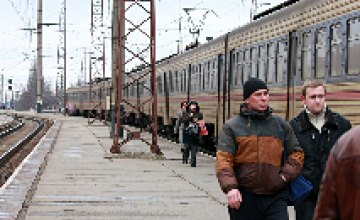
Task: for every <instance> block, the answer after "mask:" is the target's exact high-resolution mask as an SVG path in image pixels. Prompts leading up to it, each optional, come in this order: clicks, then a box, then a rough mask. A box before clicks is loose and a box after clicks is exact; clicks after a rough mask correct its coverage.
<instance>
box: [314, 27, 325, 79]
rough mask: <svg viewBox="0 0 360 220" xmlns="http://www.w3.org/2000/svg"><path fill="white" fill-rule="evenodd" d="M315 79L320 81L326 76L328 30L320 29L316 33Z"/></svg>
mask: <svg viewBox="0 0 360 220" xmlns="http://www.w3.org/2000/svg"><path fill="white" fill-rule="evenodd" d="M315 53H316V58H315V62H316V63H315V77H316V78H318V79H321V78H324V76H325V60H326V29H325V28H320V29H318V30H317V31H316V45H315Z"/></svg>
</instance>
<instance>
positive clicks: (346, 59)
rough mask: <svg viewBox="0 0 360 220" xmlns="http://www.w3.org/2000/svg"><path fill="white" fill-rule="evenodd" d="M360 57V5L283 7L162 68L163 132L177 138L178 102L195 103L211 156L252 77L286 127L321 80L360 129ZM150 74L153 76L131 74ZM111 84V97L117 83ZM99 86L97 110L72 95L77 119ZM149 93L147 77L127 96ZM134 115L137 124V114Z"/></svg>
mask: <svg viewBox="0 0 360 220" xmlns="http://www.w3.org/2000/svg"><path fill="white" fill-rule="evenodd" d="M229 22H231V21H229ZM359 57H360V1H358V0H298V1H287V2H284V3H283V4H282V5H279V6H277V7H275V8H272V9H269V10H268V11H265V12H263V13H262V14H259V15H257V16H256V17H255V20H254V21H252V22H250V23H248V24H246V25H245V26H242V27H239V28H237V29H235V30H233V31H231V32H229V33H227V34H225V35H223V36H220V37H218V38H215V39H214V40H212V41H210V42H208V43H206V44H202V45H197V46H196V47H194V48H191V49H188V50H186V51H185V52H183V53H181V54H176V55H172V56H169V57H168V58H165V59H162V60H159V61H158V62H157V65H156V82H157V94H158V99H157V101H158V103H157V104H158V107H157V109H158V124H159V132H160V133H161V134H163V135H165V136H167V137H170V138H171V137H172V136H173V134H172V131H173V126H174V123H175V117H176V112H177V111H178V109H179V108H180V102H181V101H184V100H195V101H197V102H198V103H199V105H200V108H201V112H202V113H203V114H204V119H205V121H206V125H207V128H208V130H209V135H208V137H207V141H206V142H205V144H208V148H211V150H213V149H214V148H213V147H214V146H215V145H216V141H217V137H218V135H219V133H220V131H221V128H222V125H223V124H224V122H225V121H226V120H227V119H229V118H230V117H232V116H233V115H235V114H237V113H238V112H239V106H240V104H241V102H242V101H243V100H242V86H243V83H244V82H245V81H246V80H247V79H248V78H249V77H258V78H260V79H263V80H264V81H265V82H266V83H267V85H268V88H269V90H270V105H271V107H272V108H273V109H274V112H275V114H279V115H281V116H282V117H284V118H285V119H287V120H290V119H291V118H292V117H294V116H295V115H296V114H297V113H298V112H299V111H300V110H301V108H302V102H301V101H300V99H299V97H300V94H299V92H300V87H301V85H302V84H303V82H304V81H305V80H322V81H324V82H325V83H326V85H327V96H326V98H327V105H328V106H329V107H330V108H332V109H333V110H334V111H336V112H339V113H341V114H342V115H344V116H345V117H346V118H348V119H349V120H350V121H351V123H352V124H353V125H356V124H360V113H359V109H360V60H359ZM144 71H148V69H146V68H143V69H141V68H139V69H138V70H134V71H132V72H130V73H128V74H133V75H134V76H135V75H137V74H138V75H141V74H142V73H143V72H144ZM105 84H106V91H105V92H106V93H107V94H109V93H110V89H109V88H110V84H111V82H110V81H107V82H106V83H105ZM101 85H102V84H101V83H99V84H98V85H95V86H94V87H93V91H95V92H97V93H94V94H93V96H94V97H93V100H94V102H93V103H94V104H93V105H89V102H88V101H87V100H88V94H89V93H88V87H87V86H84V87H76V88H69V89H68V100H69V101H68V103H69V104H70V105H71V108H72V113H73V114H75V113H76V114H81V115H84V114H85V115H86V114H87V113H88V112H89V111H91V110H92V109H94V105H95V103H99V100H98V99H97V98H96V97H97V96H98V95H96V94H99V91H100V88H101ZM146 88H150V80H149V78H148V77H147V78H143V79H142V80H140V82H139V83H137V84H132V86H128V87H126V88H125V90H124V93H123V94H124V96H126V97H127V98H128V99H129V100H132V101H131V102H133V103H134V104H135V103H136V102H137V101H139V99H140V100H146V98H147V97H148V96H149V92H148V90H147V89H146ZM103 105H104V103H103ZM69 107H70V106H69ZM150 107H151V106H150V104H147V105H143V106H141V110H142V111H143V112H144V113H145V117H148V116H150V115H151V112H150V111H151V108H150ZM125 111H127V109H126V108H125ZM129 111H130V112H131V111H132V110H131V109H130V110H129ZM128 113H129V112H128ZM133 113H134V112H133ZM132 115H133V118H134V120H132V121H133V123H135V124H136V117H137V116H136V115H137V114H136V113H135V114H132Z"/></svg>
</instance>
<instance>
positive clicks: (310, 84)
mask: <svg viewBox="0 0 360 220" xmlns="http://www.w3.org/2000/svg"><path fill="white" fill-rule="evenodd" d="M319 86H322V87H323V88H324V91H325V93H326V86H325V84H324V83H323V82H320V81H313V80H306V81H305V82H304V84H303V86H302V88H301V94H302V95H303V96H306V90H307V89H308V88H316V87H319Z"/></svg>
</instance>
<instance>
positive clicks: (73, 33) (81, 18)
mask: <svg viewBox="0 0 360 220" xmlns="http://www.w3.org/2000/svg"><path fill="white" fill-rule="evenodd" d="M37 1H38V0H2V6H1V8H0V10H1V12H0V24H1V29H0V38H1V43H0V50H1V54H0V74H3V75H4V79H5V86H6V85H7V79H9V78H12V79H13V84H14V89H15V90H21V89H22V88H24V87H25V85H26V82H27V79H28V75H29V70H30V68H31V65H32V63H33V62H34V60H35V59H36V33H35V32H34V31H33V32H31V31H26V30H22V29H31V28H35V27H36V22H37V21H36V15H37ZM63 1H64V0H43V23H57V22H58V20H59V14H60V10H61V7H62V4H63ZM283 1H284V0H271V1H260V0H259V1H258V8H257V11H258V12H260V11H263V10H266V9H267V8H269V7H272V6H275V5H277V4H279V3H281V2H283ZM270 2H271V5H264V4H263V3H270ZM111 4H112V0H104V6H105V7H104V22H105V25H106V26H110V19H111V7H110V5H111ZM250 6H251V0H243V1H242V0H222V1H219V0H157V1H156V22H157V45H156V46H157V59H160V58H162V57H165V56H168V55H170V54H173V53H176V52H177V49H178V40H179V39H180V34H179V21H180V22H181V27H182V28H181V37H182V39H183V43H182V48H184V47H185V45H187V44H189V43H190V42H192V41H193V39H194V38H193V35H191V34H190V33H189V29H190V28H191V27H193V25H196V26H198V27H199V28H200V36H199V41H200V42H205V41H206V40H205V39H206V37H214V38H216V37H217V36H220V35H222V34H224V33H226V32H228V31H231V30H233V29H234V28H236V27H238V26H242V25H244V24H246V23H248V22H249V21H250ZM66 8H67V18H66V19H67V58H68V59H67V86H70V85H71V84H74V83H75V82H76V81H77V79H78V78H79V77H82V76H80V73H81V62H82V61H84V60H85V51H86V50H87V51H90V48H91V34H90V21H91V17H90V13H91V0H67V7H66ZM184 8H191V9H194V10H191V11H189V14H186V13H185V10H184ZM204 14H206V16H204ZM191 21H192V22H193V24H192V23H191ZM106 35H107V36H110V29H108V31H107V33H106ZM59 42H60V33H59V27H58V26H43V56H44V57H43V76H44V79H45V80H46V81H49V82H51V84H52V85H53V88H55V81H56V75H57V67H58V64H57V47H58V45H59ZM105 45H106V49H105V51H106V53H107V54H106V57H108V59H107V60H106V68H107V69H106V76H110V75H111V73H110V68H109V67H110V39H108V40H107V41H106V42H105ZM132 45H133V46H134V47H140V46H139V45H137V44H136V43H134V44H132ZM61 62H62V61H61ZM0 83H1V82H0Z"/></svg>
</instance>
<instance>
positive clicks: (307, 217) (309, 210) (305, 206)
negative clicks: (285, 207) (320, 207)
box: [294, 199, 316, 220]
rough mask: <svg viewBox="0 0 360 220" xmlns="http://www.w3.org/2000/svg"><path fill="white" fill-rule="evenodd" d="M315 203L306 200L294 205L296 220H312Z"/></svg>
mask: <svg viewBox="0 0 360 220" xmlns="http://www.w3.org/2000/svg"><path fill="white" fill-rule="evenodd" d="M315 206H316V202H315V201H313V200H312V199H306V200H304V201H302V202H301V203H299V204H296V205H295V207H294V208H295V213H296V220H312V219H313V217H314V210H315Z"/></svg>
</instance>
